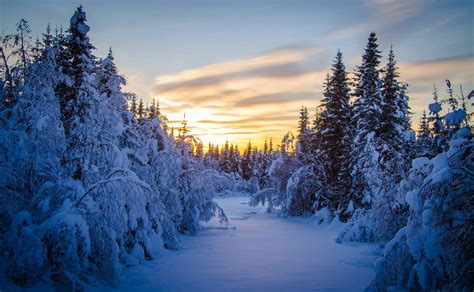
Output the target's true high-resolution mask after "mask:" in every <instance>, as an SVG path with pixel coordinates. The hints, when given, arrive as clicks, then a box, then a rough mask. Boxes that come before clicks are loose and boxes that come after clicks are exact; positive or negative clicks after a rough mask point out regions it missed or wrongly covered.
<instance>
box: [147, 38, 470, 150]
mask: <svg viewBox="0 0 474 292" xmlns="http://www.w3.org/2000/svg"><path fill="white" fill-rule="evenodd" d="M328 56H329V53H328V52H327V51H326V50H325V49H324V48H322V47H304V46H301V47H292V48H285V49H280V50H273V51H268V52H266V53H263V54H260V55H257V56H252V57H248V58H243V59H238V60H235V61H230V62H225V63H217V64H212V65H208V66H203V67H198V68H193V69H189V70H184V71H181V72H178V73H176V74H171V75H159V76H157V77H156V86H155V87H154V89H153V94H154V96H155V98H157V99H159V100H160V104H161V107H162V111H163V112H164V113H165V114H166V116H167V117H168V119H169V120H170V125H171V126H175V127H179V126H180V121H181V120H182V118H183V114H184V112H186V118H187V120H188V125H189V126H190V129H191V133H193V134H194V135H196V136H198V137H199V138H200V139H201V140H202V141H203V142H204V143H205V144H207V143H209V142H211V143H217V144H224V143H225V141H226V140H228V141H229V142H230V143H237V144H238V145H239V147H241V149H243V148H244V147H245V145H246V144H247V143H248V141H249V140H251V141H252V144H254V145H257V146H259V147H261V145H262V144H263V141H264V139H265V138H273V142H274V144H275V145H277V144H278V143H279V142H280V139H281V137H282V136H283V135H284V134H285V133H286V132H287V131H289V130H290V131H293V132H295V131H296V126H297V121H298V114H299V109H300V108H301V106H302V105H305V106H307V107H308V109H309V111H310V113H311V115H313V113H314V110H315V108H316V106H317V105H318V104H319V101H320V98H321V96H322V94H321V91H322V83H323V80H324V76H325V74H326V72H328V71H329V66H330V62H331V57H328ZM358 61H359V60H357V59H356V58H353V59H352V60H346V67H347V70H348V71H352V68H353V66H354V64H357V62H358ZM319 64H325V65H326V66H321V65H319ZM349 64H351V65H349ZM399 67H400V73H401V78H400V80H401V81H404V82H408V83H409V84H410V87H409V96H410V105H411V108H412V111H413V112H414V116H413V122H414V123H413V126H414V127H416V126H417V123H418V120H419V115H420V113H421V112H422V110H423V109H424V108H426V106H427V104H428V103H429V102H431V91H432V87H433V83H437V86H438V88H439V90H440V93H441V94H440V95H441V96H444V95H445V87H444V80H445V79H444V78H445V77H444V76H450V78H451V79H452V80H453V83H455V84H454V85H455V86H456V87H457V86H459V85H460V84H462V85H464V86H466V85H469V84H472V80H474V78H473V75H474V72H473V70H472V68H474V58H472V57H463V58H450V59H439V60H433V61H424V62H416V63H400V64H399ZM457 89H458V88H456V90H457ZM467 91H468V89H467V88H465V93H467Z"/></svg>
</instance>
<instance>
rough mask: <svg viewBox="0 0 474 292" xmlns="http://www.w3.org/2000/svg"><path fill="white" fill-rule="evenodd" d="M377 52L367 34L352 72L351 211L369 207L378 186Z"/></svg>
mask: <svg viewBox="0 0 474 292" xmlns="http://www.w3.org/2000/svg"><path fill="white" fill-rule="evenodd" d="M380 57H381V55H380V51H379V50H378V44H377V37H376V35H375V33H371V34H370V36H369V39H368V43H367V46H366V48H365V51H364V54H363V55H362V64H361V65H360V66H359V67H357V70H356V88H355V92H354V95H355V97H356V98H357V99H356V101H355V102H354V105H353V108H352V112H353V118H352V121H353V124H354V130H355V133H354V134H355V135H354V141H353V147H352V151H351V157H352V159H353V160H354V163H353V166H352V171H351V174H352V189H351V200H352V202H353V203H354V207H355V208H361V207H362V208H367V207H369V206H370V205H371V203H372V200H373V194H374V193H375V192H376V190H377V189H378V188H379V186H380V181H379V173H380V172H379V170H378V160H379V155H380V154H379V152H378V151H377V145H379V143H378V139H379V137H378V136H377V135H376V133H377V132H378V129H379V127H380V121H381V120H382V109H383V107H384V103H385V102H384V98H383V95H382V84H381V80H380V78H379V69H378V66H379V64H380Z"/></svg>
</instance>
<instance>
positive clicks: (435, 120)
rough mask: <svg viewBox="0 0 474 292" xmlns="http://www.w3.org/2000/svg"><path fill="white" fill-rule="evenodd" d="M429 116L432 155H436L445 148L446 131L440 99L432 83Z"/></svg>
mask: <svg viewBox="0 0 474 292" xmlns="http://www.w3.org/2000/svg"><path fill="white" fill-rule="evenodd" d="M428 108H429V111H430V113H429V118H428V121H429V122H431V124H432V133H433V145H432V147H431V148H432V149H433V151H434V153H433V155H437V154H439V153H441V152H443V151H445V150H446V149H447V143H448V142H447V133H446V129H445V125H444V122H443V119H444V116H442V115H440V112H441V111H442V110H443V108H442V106H441V101H440V100H439V97H438V89H437V88H436V86H434V85H433V103H430V104H429V106H428Z"/></svg>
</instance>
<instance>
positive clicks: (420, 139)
mask: <svg viewBox="0 0 474 292" xmlns="http://www.w3.org/2000/svg"><path fill="white" fill-rule="evenodd" d="M432 146H433V141H432V136H431V131H430V126H429V123H428V117H427V116H426V111H425V110H424V111H423V114H422V115H421V118H420V128H419V130H418V135H417V137H416V149H417V151H416V152H417V156H418V157H423V156H424V157H429V158H432V157H433V149H432Z"/></svg>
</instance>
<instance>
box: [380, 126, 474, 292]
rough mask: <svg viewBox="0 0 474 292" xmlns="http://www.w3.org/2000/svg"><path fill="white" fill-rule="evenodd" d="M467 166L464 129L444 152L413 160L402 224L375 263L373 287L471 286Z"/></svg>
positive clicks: (473, 180) (473, 157)
mask: <svg viewBox="0 0 474 292" xmlns="http://www.w3.org/2000/svg"><path fill="white" fill-rule="evenodd" d="M473 165H474V154H473V136H472V133H471V132H470V130H469V128H468V127H464V128H461V129H459V130H458V131H457V132H456V133H455V134H454V135H453V137H452V140H451V141H450V142H449V149H448V151H446V152H442V153H441V154H438V155H437V156H436V157H435V158H433V159H431V160H429V159H427V158H425V157H422V158H418V159H416V160H415V161H414V162H413V168H412V170H411V175H410V177H409V178H408V179H407V183H408V184H410V185H411V186H412V187H411V190H410V191H408V193H407V194H406V199H407V202H408V204H409V206H410V216H409V218H408V223H407V225H406V227H404V228H402V229H400V231H399V232H398V233H397V235H396V236H395V237H394V238H393V239H392V240H391V241H390V242H389V243H388V244H387V245H386V247H385V251H384V254H383V256H382V257H381V258H380V259H378V260H377V261H376V263H375V270H376V277H375V279H374V281H373V282H372V284H371V288H372V289H373V290H377V291H386V290H387V289H389V288H390V287H397V288H398V289H410V290H423V291H433V290H441V291H444V290H446V291H458V290H459V291H469V290H472V289H473V287H474V284H473V283H472V278H473V276H474V275H473V271H474V264H473V260H472V249H473V246H472V242H473V238H472V234H474V228H473V225H472V221H473V220H474V211H473V208H472V192H473V191H474V190H473V187H472V186H473V185H474V175H473V173H472V168H473ZM416 173H421V176H420V175H415V174H416Z"/></svg>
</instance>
